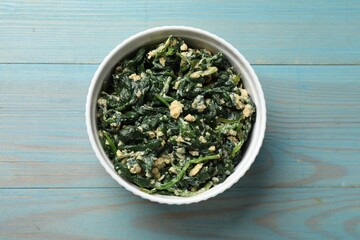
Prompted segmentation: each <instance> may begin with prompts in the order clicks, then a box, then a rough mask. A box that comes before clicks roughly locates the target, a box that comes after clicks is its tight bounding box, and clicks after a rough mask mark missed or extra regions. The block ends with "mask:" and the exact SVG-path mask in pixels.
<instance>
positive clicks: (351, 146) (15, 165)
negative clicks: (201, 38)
mask: <svg viewBox="0 0 360 240" xmlns="http://www.w3.org/2000/svg"><path fill="white" fill-rule="evenodd" d="M160 25H187V26H194V27H199V28H202V29H205V30H208V31H210V32H213V33H215V34H217V35H219V36H221V37H223V38H225V39H226V40H228V41H229V42H230V43H231V44H233V45H234V46H235V47H236V48H237V49H239V50H240V51H241V52H242V53H243V54H244V55H245V57H246V58H247V59H248V60H249V61H250V62H251V64H252V65H253V67H254V68H255V71H256V72H257V74H258V76H259V79H260V81H261V84H262V86H263V88H264V92H265V97H266V100H267V107H268V124H267V132H266V138H265V142H264V145H263V147H262V149H261V152H260V154H259V156H258V158H257V159H256V162H255V164H254V165H253V167H252V168H251V171H250V172H248V173H247V174H246V176H245V177H244V178H243V179H241V181H240V182H239V183H237V184H236V185H235V186H233V187H232V188H231V189H229V190H228V191H226V192H225V193H224V194H221V195H220V196H218V197H216V198H214V199H211V200H209V201H206V202H203V203H200V204H195V205H189V206H164V205H159V204H154V203H151V202H148V201H145V200H142V199H141V198H139V197H136V196H134V195H132V194H131V193H129V192H127V191H126V190H124V189H123V188H121V187H119V186H118V185H117V184H116V183H115V182H114V181H113V180H112V179H111V178H110V177H109V176H108V175H107V173H106V172H105V170H104V169H103V168H102V167H101V165H100V164H99V162H98V160H97V159H96V157H95V155H94V153H93V151H92V150H91V148H90V144H89V141H88V138H87V133H86V129H85V117H84V106H85V98H86V93H87V89H88V86H89V84H90V80H91V78H92V76H93V74H94V72H95V70H96V68H97V67H98V65H99V63H100V62H101V61H102V59H103V58H104V57H105V56H106V54H107V53H108V52H109V51H110V50H111V49H112V48H114V47H115V46H116V45H117V44H118V43H120V42H121V41H123V40H124V39H126V38H128V37H129V36H131V35H132V34H135V33H137V32H139V31H141V30H145V29H147V28H150V27H155V26H160ZM29 238H30V239H145V238H148V239H182V238H187V239H360V1H358V0H353V1H351V0H348V1H342V0H337V1H336V0H332V1H325V0H324V1H318V0H302V1H280V0H279V1H266V0H253V1H238V0H232V1H220V0H219V1H216V0H213V1H190V0H188V1H170V0H158V1H150V0H133V1H130V0H129V1H116V0H107V1H95V0H87V1H86V0H77V1H70V0H61V1H59V0H56V1H55V0H54V1H35V0H2V1H1V2H0V239H29Z"/></svg>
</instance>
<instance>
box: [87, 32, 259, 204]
mask: <svg viewBox="0 0 360 240" xmlns="http://www.w3.org/2000/svg"><path fill="white" fill-rule="evenodd" d="M169 35H173V36H176V37H180V38H182V39H184V40H185V42H187V44H188V45H189V46H190V47H193V48H206V49H208V50H210V51H212V52H219V51H220V52H222V53H223V54H224V55H225V56H226V57H227V59H228V60H229V61H230V63H231V64H232V65H233V67H234V68H235V69H236V70H237V71H238V72H240V73H241V75H242V79H243V83H244V85H245V88H246V89H247V90H248V92H249V93H250V95H251V97H252V99H253V101H254V103H255V105H256V108H257V111H256V121H255V124H254V126H253V130H252V131H251V135H250V137H249V139H248V141H247V149H246V151H245V153H244V155H243V156H242V160H241V161H240V163H239V164H238V165H237V166H236V168H235V170H234V172H233V173H232V174H231V175H230V176H229V177H228V178H227V179H226V180H225V181H224V182H223V183H221V184H218V185H216V186H214V187H213V188H211V189H209V190H207V191H205V192H203V193H200V194H197V195H195V196H192V197H177V196H164V195H156V194H155V195H150V194H147V193H144V192H142V191H141V190H139V188H138V187H137V186H135V185H134V184H132V183H130V182H127V181H126V180H124V179H123V178H121V177H120V176H119V175H118V174H117V173H116V171H115V170H114V167H113V164H112V162H111V161H110V160H109V158H108V157H107V156H106V154H105V152H104V150H103V149H102V146H101V144H100V140H99V138H98V135H97V126H96V101H97V98H98V96H99V94H100V92H101V91H102V89H103V87H104V86H106V85H107V83H108V81H109V80H110V76H111V74H112V71H113V69H114V67H115V65H116V64H117V63H118V62H119V61H121V60H122V59H124V58H126V57H127V56H129V55H130V54H133V53H134V52H135V51H136V50H137V49H139V48H140V47H142V46H147V45H152V44H156V43H160V42H162V41H164V40H165V39H166V38H167V37H168V36H169ZM86 120H87V128H88V134H89V138H90V142H91V144H92V147H93V149H94V151H95V153H96V155H97V157H98V159H99V160H100V162H101V164H102V165H103V167H104V168H105V169H106V171H107V172H108V173H109V174H110V175H111V176H112V177H113V178H114V179H115V180H116V181H117V182H118V183H119V184H121V185H122V186H124V187H125V188H126V189H127V190H129V191H131V192H133V193H134V194H136V195H139V196H141V197H143V198H146V199H149V200H151V201H155V202H159V203H167V204H184V203H185V204H186V203H192V202H198V201H201V200H206V199H208V198H210V197H213V196H215V195H217V194H219V193H221V192H223V191H224V190H226V189H227V188H229V187H231V186H232V185H233V184H234V183H235V182H237V181H238V180H239V178H241V177H242V176H243V175H244V174H245V172H246V171H247V170H248V169H249V167H250V166H251V164H252V163H253V161H254V160H255V157H256V155H257V154H258V152H259V149H260V146H261V144H262V141H263V138H264V133H265V122H266V109H265V100H264V95H263V92H262V89H261V85H260V83H259V80H258V79H257V76H256V74H255V72H254V71H253V69H252V68H251V66H250V64H249V63H248V62H247V61H246V59H245V58H244V57H243V56H242V55H241V54H240V53H239V52H238V51H237V50H236V49H235V48H234V47H232V46H231V45H230V44H229V43H227V42H226V41H224V40H223V39H221V38H219V37H217V36H215V35H213V34H211V33H208V32H205V31H202V30H199V29H195V28H189V27H160V28H154V29H150V30H147V31H144V32H141V33H139V34H136V35H134V36H132V37H130V38H129V39H127V40H125V41H124V42H123V43H121V44H120V45H118V46H117V47H116V48H115V49H114V50H113V51H111V52H110V53H109V55H108V56H107V57H106V58H105V59H104V61H103V62H102V63H101V65H100V66H99V68H98V70H97V71H96V73H95V75H94V78H93V79H92V83H91V86H90V89H89V94H88V99H87V112H86Z"/></svg>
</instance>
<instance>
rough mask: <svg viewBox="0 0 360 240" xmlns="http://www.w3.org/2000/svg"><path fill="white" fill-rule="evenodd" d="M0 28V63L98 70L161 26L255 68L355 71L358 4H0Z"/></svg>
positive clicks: (110, 0)
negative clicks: (220, 47)
mask: <svg viewBox="0 0 360 240" xmlns="http://www.w3.org/2000/svg"><path fill="white" fill-rule="evenodd" d="M0 22H1V27H0V36H1V37H0V52H1V55H0V63H99V62H100V61H101V60H102V59H103V58H104V57H105V55H106V54H107V53H108V52H109V51H110V50H111V49H112V48H114V47H115V46H116V45H117V44H119V43H120V42H121V41H123V40H124V39H126V38H128V37H129V36H131V35H133V34H135V33H137V32H139V31H142V30H145V29H147V28H151V27H155V26H161V25H187V26H194V27H199V28H203V29H205V30H208V31H211V32H213V33H215V34H218V35H219V36H221V37H223V38H224V39H226V40H228V41H229V42H230V43H232V44H233V45H234V46H235V47H236V48H238V49H239V50H240V51H241V52H242V53H243V54H244V55H245V56H246V57H247V58H248V59H249V61H250V62H251V63H256V64H359V63H360V58H359V56H360V24H359V22H360V2H359V1H357V0H348V1H341V0H336V1H321V0H303V1H297V2H296V1H266V0H254V1H237V0H231V1H226V2H224V1H220V0H213V1H206V2H202V1H200V2H199V1H195V2H194V1H191V0H185V1H175V2H173V1H165V0H157V1H151V0H146V1H143V0H134V1H131V3H130V2H128V1H120V2H119V1H116V0H106V1H101V2H99V1H94V0H85V1H83V0H76V1H73V0H64V1H27V0H3V1H1V2H0Z"/></svg>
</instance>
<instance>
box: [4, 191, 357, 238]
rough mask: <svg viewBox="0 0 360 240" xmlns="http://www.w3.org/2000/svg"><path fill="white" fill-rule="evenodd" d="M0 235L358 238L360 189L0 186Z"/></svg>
mask: <svg viewBox="0 0 360 240" xmlns="http://www.w3.org/2000/svg"><path fill="white" fill-rule="evenodd" d="M0 202H1V206H0V210H1V218H0V237H1V238H3V239H8V238H17V239H29V238H31V239H49V238H51V239H143V238H144V236H146V238H148V239H183V238H186V239H269V238H270V239H280V240H281V239H359V237H360V231H359V230H360V229H359V226H360V219H359V209H360V189H358V188H357V189H323V188H320V189H277V188H271V189H261V188H248V189H241V190H239V189H235V188H232V189H230V190H229V191H227V192H226V193H224V195H222V196H221V197H217V198H214V199H211V200H209V201H206V202H202V203H199V204H195V205H190V206H164V205H159V204H154V203H150V202H149V201H145V200H142V199H141V198H138V197H136V196H133V195H132V194H129V193H128V192H126V191H125V190H123V189H118V188H110V189H29V190H23V189H22V190H17V189H2V190H0Z"/></svg>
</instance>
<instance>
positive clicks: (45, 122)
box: [0, 64, 360, 188]
mask: <svg viewBox="0 0 360 240" xmlns="http://www.w3.org/2000/svg"><path fill="white" fill-rule="evenodd" d="M95 70H96V66H95V65H69V64H65V65H54V64H39V65H37V64H24V65H22V64H0V73H1V85H0V118H1V126H0V149H1V150H0V187H1V188H21V187H27V188H28V187H114V186H116V184H115V183H114V182H113V180H112V179H110V177H109V176H108V175H107V174H106V173H105V171H104V170H103V169H102V167H101V166H100V164H99V163H98V161H97V159H96V158H95V156H94V154H93V152H92V150H91V148H90V144H89V142H88V139H87V133H86V128H85V123H84V122H85V117H84V106H85V98H86V92H87V88H88V85H89V84H90V79H91V77H92V75H93V73H94V72H95ZM255 70H256V72H257V73H258V75H259V78H260V80H261V83H262V85H263V88H264V91H265V95H266V96H265V97H266V100H267V107H268V124H267V132H266V138H265V143H264V145H263V148H262V149H261V152H260V155H259V157H258V158H257V160H256V162H255V164H254V166H253V167H252V168H251V170H250V172H249V173H248V174H247V175H246V177H245V178H244V179H243V180H242V181H241V182H240V183H239V184H237V185H236V187H241V188H243V187H360V178H359V174H358V173H359V172H360V166H359V164H358V160H359V152H360V121H359V119H360V105H359V103H360V82H359V80H358V76H360V66H255Z"/></svg>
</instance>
